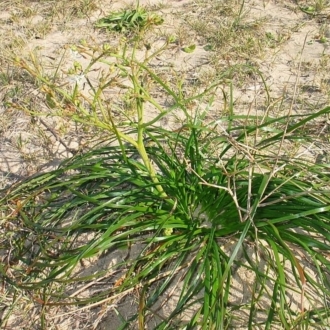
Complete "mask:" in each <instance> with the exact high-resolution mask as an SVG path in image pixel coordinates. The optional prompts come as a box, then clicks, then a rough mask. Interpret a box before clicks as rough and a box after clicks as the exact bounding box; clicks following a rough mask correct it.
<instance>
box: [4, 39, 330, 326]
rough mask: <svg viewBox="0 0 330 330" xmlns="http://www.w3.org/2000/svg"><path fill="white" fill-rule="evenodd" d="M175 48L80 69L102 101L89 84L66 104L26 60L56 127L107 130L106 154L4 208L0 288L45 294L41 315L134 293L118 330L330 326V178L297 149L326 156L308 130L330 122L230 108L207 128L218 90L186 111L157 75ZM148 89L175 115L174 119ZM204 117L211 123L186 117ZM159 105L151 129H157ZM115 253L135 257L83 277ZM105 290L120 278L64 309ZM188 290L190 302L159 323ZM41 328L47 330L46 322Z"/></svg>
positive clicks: (66, 92)
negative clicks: (64, 122) (125, 97)
mask: <svg viewBox="0 0 330 330" xmlns="http://www.w3.org/2000/svg"><path fill="white" fill-rule="evenodd" d="M169 43H170V39H168V40H166V41H165V43H164V45H163V46H161V47H160V48H159V49H157V50H155V51H154V53H153V54H151V55H150V54H149V53H148V52H147V54H146V57H145V59H144V60H137V59H136V57H135V51H136V49H133V51H132V52H131V53H130V54H129V52H128V51H127V48H125V50H124V51H123V53H121V54H120V53H119V52H118V51H117V52H116V51H115V50H113V49H111V48H110V47H103V48H102V49H101V50H100V49H96V47H94V48H92V50H93V51H92V52H91V55H90V56H91V60H90V64H89V65H88V66H87V68H85V69H83V68H81V71H82V72H81V74H82V75H84V76H85V77H87V78H86V81H87V84H88V86H89V87H90V94H89V97H87V96H86V95H84V94H83V93H81V91H80V90H79V86H78V84H76V85H75V86H73V87H72V88H71V89H70V88H67V89H65V87H63V84H61V82H60V81H59V82H58V81H57V77H56V76H55V75H54V77H53V79H49V77H47V76H43V75H42V73H40V71H38V70H35V69H34V68H33V66H31V65H29V64H28V63H27V62H26V61H24V60H22V59H19V58H17V59H16V60H15V63H16V65H17V66H18V67H20V68H21V69H24V70H25V71H27V72H28V73H29V75H31V76H32V77H33V78H34V79H35V80H36V81H37V83H38V86H42V87H41V88H40V93H43V96H44V101H45V106H48V108H47V110H49V111H48V112H47V115H50V113H52V111H58V114H60V115H61V116H62V117H63V116H66V118H67V119H68V120H70V121H73V122H75V123H76V124H79V125H86V126H87V125H90V126H93V127H97V128H98V129H99V130H100V131H101V132H102V134H103V136H105V138H104V140H106V143H105V142H104V141H103V144H102V145H101V146H100V145H98V146H96V147H94V148H92V149H91V150H90V151H87V152H83V153H80V154H77V155H76V156H74V157H72V158H70V159H67V160H66V161H64V162H62V164H61V165H60V166H59V167H58V168H57V169H55V170H52V171H49V172H47V173H43V174H39V175H36V176H33V177H30V178H28V179H26V180H24V181H22V182H19V183H17V184H15V185H13V186H12V187H10V188H8V189H6V190H3V191H2V192H1V199H0V211H1V214H2V219H1V226H2V229H3V230H5V231H6V239H4V240H3V241H2V249H3V250H4V251H6V263H5V264H4V265H3V266H2V267H1V268H0V272H1V276H2V278H3V281H4V282H5V283H7V284H8V285H10V288H11V289H12V290H13V291H15V290H17V291H21V292H29V293H30V294H31V293H32V295H33V297H38V299H39V300H38V301H41V304H42V305H43V307H44V308H47V307H51V306H58V305H88V304H91V306H93V307H95V306H99V305H104V304H108V303H112V302H116V299H118V297H124V296H125V295H129V294H131V293H132V292H133V291H134V292H135V293H136V294H137V296H136V297H137V301H136V304H135V305H133V306H132V310H133V312H132V315H131V316H129V317H127V318H123V317H119V318H121V320H122V325H121V327H120V329H125V328H129V327H135V328H139V329H145V328H146V326H147V324H149V322H152V324H153V328H154V329H195V328H198V329H226V328H233V327H238V326H242V325H243V326H245V327H246V328H249V329H255V328H257V327H262V328H264V329H274V328H276V327H279V328H283V329H292V328H297V327H307V326H309V325H311V324H313V326H314V325H315V326H317V327H324V326H327V325H328V324H329V315H328V313H329V312H328V301H329V295H330V291H329V275H330V263H329V261H328V258H327V255H328V254H329V250H330V197H329V168H328V167H327V166H326V165H325V164H315V163H314V162H311V161H309V160H308V159H305V158H303V157H302V155H303V154H304V153H300V154H298V153H295V152H292V150H291V149H292V146H295V148H297V143H299V146H300V147H306V148H307V146H308V145H311V144H313V143H316V142H318V141H316V137H315V136H310V135H306V134H305V133H304V129H305V127H306V126H307V125H309V124H310V123H313V122H317V121H318V120H319V119H323V117H324V116H326V115H329V112H330V107H326V108H324V109H322V110H319V111H317V112H314V113H311V114H306V115H302V116H298V115H290V114H289V115H286V116H283V117H276V118H272V117H271V116H269V115H268V114H267V113H265V114H263V116H262V117H259V116H253V115H235V114H234V103H233V102H232V97H231V98H230V99H231V101H230V102H229V103H231V104H230V106H229V108H230V111H227V113H226V115H222V114H221V116H220V117H219V118H218V120H214V121H208V122H206V120H205V118H206V117H207V115H208V111H207V110H205V109H207V107H206V106H205V109H204V108H202V104H203V102H204V103H205V99H208V103H209V104H208V106H209V108H210V107H211V106H212V100H213V99H214V96H215V95H216V94H215V89H216V88H217V87H218V86H219V84H220V82H218V83H216V84H214V85H211V86H207V87H206V88H205V89H204V90H203V91H202V92H201V93H200V94H197V95H194V96H190V97H189V98H187V97H185V96H184V95H183V93H178V92H177V91H176V90H175V88H174V87H173V86H174V84H171V83H170V82H168V81H166V79H164V78H161V77H160V76H159V75H158V74H157V73H156V72H154V71H153V70H152V69H151V66H150V65H149V63H150V61H151V60H152V59H153V58H155V56H156V55H159V54H160V53H162V52H163V51H165V50H166V49H167V46H168V45H169ZM136 44H137V45H138V41H136ZM86 48H87V46H86V45H85V47H84V51H86ZM87 53H88V52H87V51H86V54H87ZM99 62H102V63H103V64H107V65H109V68H110V69H111V70H108V71H107V70H104V71H103V72H102V74H100V78H99V79H98V85H93V84H92V83H91V82H90V80H89V79H88V73H89V71H92V70H93V66H94V65H96V64H98V63H99ZM57 71H59V70H58V68H57ZM221 83H223V81H222V82H221ZM120 86H124V87H125V89H126V91H128V92H129V95H130V98H129V99H130V102H131V108H132V109H134V110H135V112H136V113H135V116H132V117H129V116H127V118H126V121H125V122H124V121H121V122H120V123H118V122H116V115H115V111H117V112H116V113H118V112H119V110H120V109H119V106H118V104H117V105H116V104H112V103H110V102H107V101H106V100H105V99H104V98H102V96H103V95H105V94H106V92H107V90H108V89H109V88H111V89H114V88H118V87H119V88H120ZM149 86H152V88H153V89H154V90H157V91H159V90H161V91H162V93H163V94H165V96H166V99H169V100H170V102H168V104H170V105H169V106H168V107H165V106H163V105H161V103H160V101H159V100H157V99H156V97H154V96H153V93H152V92H151V91H150V89H149ZM41 99H42V98H41ZM193 101H194V102H199V104H200V105H199V108H197V109H194V112H192V111H188V110H187V107H188V105H189V106H190V105H191V104H193ZM113 103H114V102H113ZM147 105H148V106H149V109H150V107H151V108H152V109H153V111H154V113H155V115H154V117H153V118H150V117H147V116H146V111H147V110H146V109H148V108H147ZM21 108H22V109H23V110H25V111H29V109H27V108H26V107H25V108H24V105H22V106H21ZM68 109H70V112H69V114H68ZM201 109H202V110H201ZM226 110H228V109H226ZM30 112H31V111H30ZM175 112H176V113H177V112H180V114H183V115H184V117H185V119H184V122H183V125H182V127H181V128H180V129H177V130H171V129H169V128H168V129H166V128H161V127H159V126H156V124H157V123H159V121H161V119H163V118H164V117H165V116H168V115H169V114H173V115H174V114H175ZM31 114H32V115H34V116H37V115H41V114H40V113H36V112H31ZM121 114H122V116H125V113H124V112H122V113H121ZM53 115H54V113H53ZM297 149H299V148H297ZM307 149H308V148H307ZM288 153H290V156H291V157H287V154H288ZM133 248H135V249H137V250H136V251H135V252H134V254H132V255H133V256H132V257H130V256H131V251H132V250H133ZM118 251H125V253H126V255H127V257H126V258H122V259H120V260H117V261H116V262H114V263H112V264H111V265H109V267H108V269H107V270H104V271H97V272H96V273H93V274H92V275H86V274H83V273H80V272H78V271H77V266H78V265H81V264H83V263H84V260H86V259H89V260H94V261H96V260H98V259H100V258H101V257H102V256H103V255H104V254H108V255H109V254H110V255H111V254H115V253H117V252H118ZM250 252H251V253H250ZM242 270H243V271H245V272H249V273H251V274H252V275H251V278H252V282H251V283H250V286H249V287H248V289H249V290H250V295H249V297H245V298H244V300H240V299H236V298H237V297H236V296H235V295H236V294H237V288H236V287H235V286H234V283H235V281H237V277H238V275H239V274H240V272H241V271H242ZM107 274H112V275H111V276H113V274H116V277H115V278H113V277H110V275H109V283H110V284H111V285H108V286H107V287H106V288H104V289H103V290H102V291H98V292H95V293H91V294H90V295H89V296H87V297H86V296H85V297H83V296H79V295H75V294H71V295H70V294H66V292H67V291H68V290H69V288H72V287H71V285H73V284H75V285H77V286H80V287H82V286H84V285H86V282H87V285H88V286H93V285H95V283H97V280H98V279H99V278H103V277H104V276H107ZM178 278H179V280H180V281H179V282H180V284H179V285H178V287H177V290H176V291H177V292H178V295H177V298H173V300H172V302H173V304H172V307H171V309H170V311H169V313H168V314H166V315H160V313H158V312H157V311H158V309H159V306H160V305H161V304H162V303H164V301H165V300H166V299H167V295H168V293H169V292H172V293H173V287H172V285H173V283H175V282H176V281H177V280H178ZM50 286H53V287H57V288H58V289H57V291H56V290H54V291H51V290H48V289H49V287H50ZM78 291H79V290H78ZM58 292H60V294H58ZM64 293H65V294H64ZM39 297H42V299H41V298H39ZM169 299H171V297H170V298H169ZM8 313H9V312H8ZM8 315H9V314H7V315H5V316H4V320H5V319H6V317H8ZM40 322H41V323H42V326H44V327H45V324H47V318H46V316H44V317H43V318H42V320H41V321H40Z"/></svg>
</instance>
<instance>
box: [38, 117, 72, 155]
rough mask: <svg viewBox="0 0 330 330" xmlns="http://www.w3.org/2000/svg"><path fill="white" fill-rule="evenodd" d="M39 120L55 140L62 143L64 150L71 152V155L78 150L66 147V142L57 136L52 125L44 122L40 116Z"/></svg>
mask: <svg viewBox="0 0 330 330" xmlns="http://www.w3.org/2000/svg"><path fill="white" fill-rule="evenodd" d="M39 121H40V123H41V124H42V125H44V126H45V127H46V128H47V129H48V131H49V132H50V133H52V135H53V136H54V137H55V139H56V141H58V142H59V143H61V144H62V145H63V147H64V148H65V149H66V151H69V152H71V153H72V154H73V155H75V154H76V153H77V152H78V150H76V149H72V148H70V147H68V146H67V144H66V143H65V142H64V141H63V140H62V139H61V138H60V137H59V136H58V134H57V133H56V131H55V130H54V129H53V128H52V127H50V126H49V125H48V124H46V122H45V121H44V120H43V119H42V118H39Z"/></svg>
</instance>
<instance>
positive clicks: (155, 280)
mask: <svg viewBox="0 0 330 330" xmlns="http://www.w3.org/2000/svg"><path fill="white" fill-rule="evenodd" d="M191 264H192V261H190V262H188V263H186V264H184V265H182V266H181V267H178V269H177V271H176V272H177V273H178V272H179V271H180V270H181V269H184V268H186V267H189V266H190V265H191ZM172 273H173V271H172V270H169V271H167V272H164V273H162V274H159V275H158V276H156V277H155V278H153V279H151V280H149V281H147V282H145V283H141V284H138V285H136V286H135V287H133V288H130V289H127V290H126V291H124V292H121V293H118V294H115V295H113V296H111V297H108V298H105V299H103V300H101V301H98V302H96V303H93V304H90V305H87V306H84V307H82V308H79V309H78V310H74V311H71V312H67V313H63V314H59V315H56V316H53V317H51V318H49V319H50V320H53V319H56V318H58V317H62V316H66V315H70V314H73V313H77V312H78V311H83V310H85V309H89V308H94V307H97V306H100V305H102V304H104V303H107V302H110V301H112V300H114V299H116V298H121V297H124V296H125V295H127V294H128V293H130V292H132V291H134V290H136V289H137V288H142V287H143V286H144V285H150V284H152V283H154V282H157V281H159V280H161V279H162V278H164V277H166V276H168V275H170V274H172ZM74 304H75V303H67V304H66V303H49V304H45V305H46V306H63V305H64V306H66V305H74ZM116 306H117V305H116V304H112V305H111V306H109V307H116Z"/></svg>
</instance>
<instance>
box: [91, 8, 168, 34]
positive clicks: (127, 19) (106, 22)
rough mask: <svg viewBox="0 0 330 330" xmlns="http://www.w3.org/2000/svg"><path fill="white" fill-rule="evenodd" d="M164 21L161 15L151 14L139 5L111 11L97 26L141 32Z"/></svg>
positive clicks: (125, 31) (112, 29) (118, 30)
mask: <svg viewBox="0 0 330 330" xmlns="http://www.w3.org/2000/svg"><path fill="white" fill-rule="evenodd" d="M163 22H164V20H163V19H162V18H161V17H160V16H159V15H157V14H151V13H149V12H148V11H146V10H145V9H144V8H143V7H138V8H136V9H127V10H122V11H118V12H114V13H111V14H109V15H108V16H106V17H103V18H101V19H100V20H98V21H97V22H96V24H95V26H96V27H98V28H104V29H107V30H109V31H116V32H123V33H129V32H139V31H141V30H145V29H146V28H148V27H151V26H153V25H160V24H162V23H163Z"/></svg>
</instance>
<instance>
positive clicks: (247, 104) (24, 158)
mask: <svg viewBox="0 0 330 330" xmlns="http://www.w3.org/2000/svg"><path fill="white" fill-rule="evenodd" d="M101 4H102V6H100V7H99V8H101V10H100V9H97V10H96V11H95V12H94V13H93V14H92V15H90V16H89V17H88V18H77V19H75V20H72V21H70V22H66V23H65V29H62V28H61V26H57V25H56V24H54V26H51V29H50V31H46V32H45V33H44V34H43V35H41V34H38V35H35V36H32V37H31V36H30V37H29V39H28V40H27V42H26V44H25V45H24V47H22V48H21V50H20V54H19V55H20V56H22V57H27V58H28V57H29V56H31V53H32V54H35V56H36V57H37V58H38V61H39V62H40V63H42V64H43V67H44V68H46V70H50V71H51V70H53V69H54V67H56V63H59V61H61V63H62V66H63V68H65V67H67V68H68V67H70V66H71V65H72V63H73V62H74V61H79V62H80V63H81V64H82V66H86V65H87V63H88V59H87V58H84V57H82V56H81V55H80V54H79V53H77V52H75V51H74V50H72V48H71V46H72V45H75V44H77V43H78V42H79V40H81V39H86V40H88V41H93V42H95V43H97V44H102V43H105V42H109V40H107V35H106V34H104V33H102V32H100V31H99V30H97V29H95V28H94V27H93V23H94V22H95V21H96V20H97V19H98V18H99V17H102V16H103V15H104V14H105V13H107V12H108V11H110V10H115V9H117V8H120V7H122V6H124V3H123V2H122V1H117V2H116V1H101ZM140 4H141V5H143V4H147V5H149V6H150V5H157V4H158V1H157V0H152V1H142V0H141V1H140ZM194 5H195V4H194V2H193V1H188V0H182V1H180V0H168V1H166V6H164V7H160V9H159V13H160V14H162V15H163V17H164V18H165V22H164V24H163V25H162V26H160V27H159V29H160V30H162V29H163V30H166V31H167V32H168V31H171V30H173V31H175V30H176V29H178V28H180V26H181V27H182V25H184V19H185V16H184V13H187V12H191V13H193V8H194ZM27 6H31V8H32V7H33V6H38V3H37V2H31V3H30V2H28V4H27ZM196 6H197V5H196ZM8 8H10V5H9V7H8ZM245 8H246V13H247V14H246V15H247V16H248V18H249V19H250V20H251V21H253V20H265V22H266V23H265V25H264V29H265V30H266V31H267V33H269V36H271V35H272V36H275V37H276V38H280V39H281V42H279V43H276V45H275V46H274V47H272V44H271V37H270V44H269V47H268V48H267V49H266V51H265V52H264V54H256V56H255V57H246V58H244V56H243V59H240V60H239V61H241V62H243V63H251V65H257V67H258V69H259V72H260V73H261V75H254V76H252V77H250V79H246V80H244V81H242V82H241V84H238V85H236V86H234V99H235V105H236V106H235V111H237V113H245V114H246V113H247V112H254V113H257V114H260V113H262V111H264V110H265V109H264V108H263V107H264V104H265V99H266V97H267V96H268V94H267V93H269V95H270V96H271V98H272V100H273V103H272V106H273V110H272V111H273V113H276V111H277V110H278V109H279V107H277V100H280V99H281V100H282V101H281V102H285V103H286V104H287V109H288V108H290V107H291V108H292V109H291V111H292V113H297V114H301V113H305V112H306V111H310V109H311V107H315V108H318V109H320V108H321V107H322V106H324V105H326V104H327V102H328V95H329V94H328V93H329V84H330V71H329V70H328V66H327V65H328V62H329V60H330V49H329V42H328V41H326V40H320V38H321V35H322V36H323V34H324V36H325V37H328V36H329V34H330V33H329V32H328V31H329V30H328V23H329V22H328V16H326V14H323V15H322V17H320V19H319V21H317V20H315V19H311V18H310V17H309V16H308V15H306V14H304V13H303V12H302V11H300V10H297V6H296V4H295V3H294V2H293V1H284V0H283V1H271V0H269V1H261V0H255V1H246V3H245ZM14 11H15V8H11V9H9V10H8V11H7V12H2V13H1V14H0V22H1V23H2V24H0V40H1V39H2V40H3V41H4V42H6V40H7V36H8V33H9V32H10V31H11V30H10V26H9V25H10V23H8V22H10V17H12V15H13V12H14ZM197 14H198V12H197V13H196V15H197ZM180 17H181V19H180ZM45 19H46V18H45V17H43V16H41V15H36V16H33V15H32V16H31V17H30V18H29V20H30V22H32V23H31V24H32V25H33V24H35V25H38V24H42V23H43V20H45ZM6 24H7V26H6ZM320 31H321V32H320ZM25 32H26V31H25V30H24V24H22V26H21V27H20V29H16V31H11V33H12V34H14V35H16V36H17V35H19V36H21V37H22V38H28V37H27V36H26V35H25ZM191 37H192V38H195V39H194V43H195V44H196V50H195V51H194V52H193V53H190V54H188V53H185V52H183V51H180V49H173V50H172V52H167V53H166V54H165V55H164V56H161V57H159V58H157V61H155V63H154V65H155V66H157V65H158V66H160V65H163V64H164V63H165V64H166V63H167V64H168V63H171V64H173V66H174V69H175V70H176V71H177V72H180V74H182V76H185V77H187V76H189V77H190V78H196V77H197V78H200V79H205V78H203V77H205V76H206V75H207V74H211V75H212V74H214V71H216V67H215V66H214V65H213V66H212V65H211V63H210V52H209V51H207V50H205V49H204V46H205V44H203V41H202V40H199V39H198V37H197V36H196V35H195V34H194V33H192V35H191ZM63 54H64V55H63ZM229 55H230V54H229ZM226 61H227V64H226ZM226 61H225V62H224V63H223V64H222V65H230V64H232V63H233V62H237V60H236V59H235V60H232V59H231V58H228V59H226ZM54 63H55V65H54ZM47 68H49V69H47ZM100 69H101V67H100ZM8 70H10V68H8ZM98 72H99V71H98V70H95V71H94V73H91V74H90V76H89V77H88V79H90V80H91V81H95V80H97V79H98ZM210 72H211V73H210ZM78 78H79V79H80V81H79V84H80V86H82V85H83V84H84V83H85V80H86V77H78ZM78 78H77V77H75V76H72V81H70V80H67V81H66V82H67V83H68V84H74V83H75V79H78ZM66 79H67V78H66ZM10 84H11V86H10V88H14V87H15V79H14V78H13V79H12V81H11V82H10ZM266 86H267V90H266ZM8 89H9V87H8V84H7V85H5V84H4V83H3V86H2V87H1V82H0V97H2V103H1V104H0V122H1V127H2V129H1V132H0V187H1V185H2V186H8V185H10V183H12V182H14V181H16V180H18V179H20V178H23V177H25V176H27V175H31V174H34V173H36V172H38V171H44V170H47V169H50V168H54V167H56V166H57V165H58V164H59V162H60V161H61V159H64V158H66V157H69V156H71V155H72V154H73V151H76V150H81V149H83V148H84V147H85V146H86V145H88V144H89V143H90V141H91V140H92V135H93V134H92V132H91V133H90V134H82V133H81V132H80V131H74V130H72V127H71V126H70V127H68V126H67V123H65V122H61V121H59V120H58V119H54V118H53V119H52V118H45V119H44V122H41V123H40V122H39V124H38V125H34V124H33V123H31V119H30V117H29V116H26V115H24V114H22V113H20V112H15V113H13V111H14V110H12V109H11V108H10V107H8V106H7V105H6V104H7V103H6V102H8V101H11V102H15V100H14V98H15V96H13V95H8V93H7V94H6V92H8ZM26 93H32V94H35V96H36V99H37V98H38V91H37V89H33V88H32V87H29V88H28V89H27V90H26ZM222 103H223V101H222V100H221V99H219V101H217V102H215V104H214V108H216V107H217V106H221V105H222ZM272 111H271V112H272ZM217 115H218V114H217V113H216V111H215V112H214V113H213V114H212V117H213V118H216V116H217ZM278 115H279V114H278ZM162 124H166V125H167V126H168V127H170V128H171V129H175V128H176V127H177V120H175V121H174V120H172V119H171V118H169V119H168V121H167V122H166V123H164V122H163V123H162ZM59 132H64V133H63V134H60V133H59ZM40 136H43V139H41V138H40ZM22 141H23V143H22ZM309 151H310V155H311V156H312V157H315V158H316V157H319V158H321V159H323V158H324V157H326V156H327V155H326V151H325V150H323V149H322V148H318V147H317V146H314V147H313V149H312V150H309ZM229 246H230V245H229ZM136 249H137V251H138V250H139V247H136ZM228 249H229V247H228ZM248 253H249V255H250V256H251V257H252V256H253V249H251V251H248ZM133 254H134V252H133ZM123 257H124V256H122V255H120V253H118V255H113V254H111V255H107V256H104V257H103V258H101V259H100V260H98V261H97V262H96V263H95V261H90V262H87V263H86V265H85V268H86V269H85V270H83V271H84V272H86V274H87V273H88V272H90V273H91V272H93V271H95V269H107V267H109V265H110V264H112V263H114V262H117V261H118V260H120V259H121V258H123ZM311 274H313V270H311ZM179 280H180V275H178V278H177V281H178V282H177V283H174V284H173V287H172V288H171V289H170V290H169V292H168V294H169V295H170V296H171V299H169V301H168V302H166V304H165V305H164V306H159V310H158V311H157V313H156V311H155V315H159V317H161V316H162V315H167V314H168V313H169V311H170V310H171V306H173V303H174V302H175V299H176V298H175V294H174V292H177V286H180V284H179ZM253 282H254V275H253V274H252V273H249V272H247V271H244V272H242V271H241V270H240V269H238V270H237V272H236V276H235V277H234V284H233V287H235V288H236V292H235V293H234V295H233V299H236V301H240V302H241V303H242V304H243V303H244V301H247V300H249V298H250V296H251V290H252V288H251V286H252V283H253ZM106 285H108V284H105V287H106ZM88 290H89V289H88V288H86V290H85V294H88V293H89V291H88ZM292 301H293V304H297V305H299V303H300V296H299V294H297V295H296V296H295V295H294V294H293V298H292ZM136 303H137V298H136V296H135V295H134V292H132V293H131V294H130V295H128V296H126V297H125V298H123V299H121V300H120V299H119V300H118V301H117V302H114V303H111V304H108V305H104V306H103V307H100V306H98V307H97V308H94V309H84V308H80V309H75V310H74V309H71V310H70V309H60V308H57V309H56V310H53V311H49V313H50V315H52V316H51V318H50V319H53V321H52V322H54V324H56V326H55V325H54V328H52V329H58V330H59V329H63V330H64V329H104V330H106V329H109V330H116V329H118V328H119V326H120V324H121V321H120V319H119V318H118V311H119V312H120V313H121V314H122V315H124V316H125V317H128V316H129V315H130V314H131V313H132V311H133V310H134V307H135V306H136ZM29 308H31V306H30V307H27V309H29ZM305 308H308V306H305ZM39 312H40V309H38V308H34V312H32V313H31V310H30V312H28V311H24V313H22V314H19V315H15V314H14V316H13V317H12V318H11V319H10V320H9V322H8V325H7V329H23V327H22V324H23V323H22V322H25V321H24V314H25V315H29V317H30V319H31V320H33V322H32V323H34V321H35V320H37V319H38V313H39ZM15 317H16V319H15ZM182 317H183V319H184V318H189V317H190V315H189V313H188V314H187V315H183V316H182ZM155 321H157V317H155V319H152V320H151V321H150V323H149V325H148V329H152V328H153V326H154V323H153V322H155ZM24 328H25V329H36V328H34V327H30V326H29V325H25V326H24ZM179 328H180V327H179V325H178V329H179ZM238 328H241V329H244V328H245V327H244V325H239V324H238V325H237V327H236V329H238Z"/></svg>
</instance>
